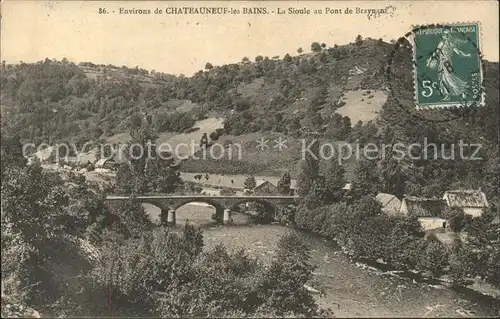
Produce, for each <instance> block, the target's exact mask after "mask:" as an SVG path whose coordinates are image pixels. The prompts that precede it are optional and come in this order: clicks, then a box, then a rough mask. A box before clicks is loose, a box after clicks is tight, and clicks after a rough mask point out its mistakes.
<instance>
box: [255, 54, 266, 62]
mask: <svg viewBox="0 0 500 319" xmlns="http://www.w3.org/2000/svg"><path fill="white" fill-rule="evenodd" d="M263 60H264V57H263V56H262V55H258V56H256V57H255V62H257V63H258V62H262V61H263Z"/></svg>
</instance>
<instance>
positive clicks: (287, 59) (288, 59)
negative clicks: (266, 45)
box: [283, 53, 293, 62]
mask: <svg viewBox="0 0 500 319" xmlns="http://www.w3.org/2000/svg"><path fill="white" fill-rule="evenodd" d="M283 61H285V62H292V61H293V59H292V57H291V56H290V54H288V53H287V54H285V56H284V57H283Z"/></svg>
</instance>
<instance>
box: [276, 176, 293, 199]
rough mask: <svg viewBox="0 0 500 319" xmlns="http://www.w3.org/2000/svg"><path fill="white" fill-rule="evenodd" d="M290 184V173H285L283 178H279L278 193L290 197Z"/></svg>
mask: <svg viewBox="0 0 500 319" xmlns="http://www.w3.org/2000/svg"><path fill="white" fill-rule="evenodd" d="M291 183H292V179H291V177H290V173H289V172H286V173H285V174H283V176H281V178H280V180H279V181H278V185H277V187H278V191H279V192H280V193H281V194H284V195H290V192H291Z"/></svg>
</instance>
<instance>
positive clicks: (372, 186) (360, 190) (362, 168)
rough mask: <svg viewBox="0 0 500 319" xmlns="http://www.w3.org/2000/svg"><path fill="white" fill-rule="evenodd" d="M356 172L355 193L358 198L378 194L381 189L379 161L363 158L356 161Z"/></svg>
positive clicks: (354, 179)
mask: <svg viewBox="0 0 500 319" xmlns="http://www.w3.org/2000/svg"><path fill="white" fill-rule="evenodd" d="M354 172H355V173H354V178H353V192H352V193H353V195H354V196H355V197H357V198H361V197H363V196H365V195H376V194H377V192H378V191H379V190H380V181H379V176H378V174H377V172H378V169H377V161H375V160H368V159H364V158H362V159H360V160H358V161H357V162H356V168H355V170H354Z"/></svg>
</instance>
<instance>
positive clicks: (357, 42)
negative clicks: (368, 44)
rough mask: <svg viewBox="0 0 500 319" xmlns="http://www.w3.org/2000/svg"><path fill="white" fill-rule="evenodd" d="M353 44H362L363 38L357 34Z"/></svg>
mask: <svg viewBox="0 0 500 319" xmlns="http://www.w3.org/2000/svg"><path fill="white" fill-rule="evenodd" d="M354 43H356V45H360V44H361V43H363V37H362V36H361V34H358V36H357V37H356V40H355V42H354Z"/></svg>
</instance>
